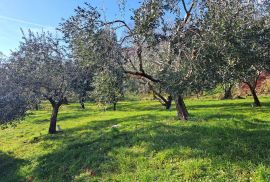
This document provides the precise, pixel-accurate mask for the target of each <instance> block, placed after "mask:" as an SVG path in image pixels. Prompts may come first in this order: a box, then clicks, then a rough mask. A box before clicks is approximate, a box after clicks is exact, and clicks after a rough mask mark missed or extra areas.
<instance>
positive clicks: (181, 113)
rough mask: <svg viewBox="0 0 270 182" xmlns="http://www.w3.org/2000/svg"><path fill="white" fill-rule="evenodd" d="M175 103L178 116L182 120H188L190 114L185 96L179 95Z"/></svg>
mask: <svg viewBox="0 0 270 182" xmlns="http://www.w3.org/2000/svg"><path fill="white" fill-rule="evenodd" d="M175 104H176V111H177V117H178V118H179V119H180V120H183V121H187V120H188V116H189V114H188V111H187V108H186V105H185V102H184V100H183V98H182V97H181V96H178V97H177V98H176V99H175Z"/></svg>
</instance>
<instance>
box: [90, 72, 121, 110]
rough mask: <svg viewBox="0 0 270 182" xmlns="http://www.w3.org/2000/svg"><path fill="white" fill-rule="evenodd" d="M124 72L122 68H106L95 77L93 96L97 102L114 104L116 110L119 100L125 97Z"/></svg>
mask: <svg viewBox="0 0 270 182" xmlns="http://www.w3.org/2000/svg"><path fill="white" fill-rule="evenodd" d="M123 81H124V79H123V73H122V72H121V70H118V71H117V70H109V69H104V70H103V71H101V72H100V73H98V74H97V75H96V76H95V77H94V82H93V86H94V88H95V89H94V91H93V93H92V94H93V96H94V98H95V100H96V102H97V103H100V104H103V105H107V104H112V105H113V110H114V111H115V110H116V105H117V102H118V101H119V100H120V99H121V98H122V97H123V91H124V85H123Z"/></svg>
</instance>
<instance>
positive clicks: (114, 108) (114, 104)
mask: <svg viewBox="0 0 270 182" xmlns="http://www.w3.org/2000/svg"><path fill="white" fill-rule="evenodd" d="M113 110H114V111H116V102H115V103H113Z"/></svg>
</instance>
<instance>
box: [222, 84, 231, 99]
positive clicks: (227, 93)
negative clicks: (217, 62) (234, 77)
mask: <svg viewBox="0 0 270 182" xmlns="http://www.w3.org/2000/svg"><path fill="white" fill-rule="evenodd" d="M232 87H233V85H230V86H229V87H228V88H225V92H224V96H223V98H222V99H224V100H225V99H231V98H232Z"/></svg>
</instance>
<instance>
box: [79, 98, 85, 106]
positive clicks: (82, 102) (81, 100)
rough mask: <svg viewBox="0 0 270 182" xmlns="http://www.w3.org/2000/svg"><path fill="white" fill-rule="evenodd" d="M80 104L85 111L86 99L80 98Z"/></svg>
mask: <svg viewBox="0 0 270 182" xmlns="http://www.w3.org/2000/svg"><path fill="white" fill-rule="evenodd" d="M80 104H81V108H82V109H85V106H84V98H80Z"/></svg>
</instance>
